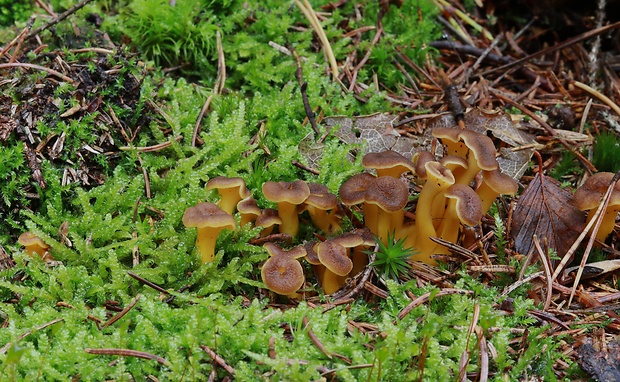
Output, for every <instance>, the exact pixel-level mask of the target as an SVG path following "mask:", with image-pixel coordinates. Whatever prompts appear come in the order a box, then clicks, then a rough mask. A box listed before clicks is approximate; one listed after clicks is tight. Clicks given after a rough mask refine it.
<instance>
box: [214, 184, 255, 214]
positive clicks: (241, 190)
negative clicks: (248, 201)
mask: <svg viewBox="0 0 620 382" xmlns="http://www.w3.org/2000/svg"><path fill="white" fill-rule="evenodd" d="M206 189H207V190H217V192H218V193H219V194H220V196H221V199H220V201H219V202H218V206H219V207H220V208H221V209H222V210H224V211H226V212H228V213H229V214H231V215H232V213H233V212H234V210H235V206H236V205H237V203H238V202H239V201H240V200H242V199H245V198H248V197H250V196H252V193H251V192H250V191H249V190H248V189H247V187H246V185H245V181H244V180H243V179H242V178H237V177H235V178H228V177H225V176H216V177H215V178H211V179H209V181H208V182H207V185H206Z"/></svg>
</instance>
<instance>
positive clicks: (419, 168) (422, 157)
mask: <svg viewBox="0 0 620 382" xmlns="http://www.w3.org/2000/svg"><path fill="white" fill-rule="evenodd" d="M411 160H412V161H413V164H414V168H415V174H416V175H417V176H418V179H420V180H426V168H425V167H424V166H425V165H426V163H428V162H434V161H435V156H434V155H433V154H431V153H430V152H429V151H426V150H422V151H416V153H415V154H413V158H412V159H411Z"/></svg>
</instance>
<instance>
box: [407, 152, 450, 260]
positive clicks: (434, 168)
mask: <svg viewBox="0 0 620 382" xmlns="http://www.w3.org/2000/svg"><path fill="white" fill-rule="evenodd" d="M425 167H426V174H427V180H426V184H424V187H423V188H422V191H421V192H420V197H419V198H418V205H417V206H416V214H415V215H416V223H415V228H416V234H415V243H416V244H415V245H414V247H415V248H416V249H417V250H418V254H417V255H416V256H415V260H420V261H422V262H424V263H426V264H431V265H435V264H437V262H436V261H435V260H434V259H431V255H432V254H433V253H434V250H435V248H436V247H437V244H436V243H435V242H433V241H432V240H431V239H430V238H431V237H432V236H437V232H436V230H435V227H434V226H433V211H432V207H433V200H434V199H435V198H436V197H437V196H438V195H440V194H442V193H443V191H444V190H446V189H447V188H448V187H450V186H452V185H453V184H454V176H453V175H452V172H451V171H450V170H448V169H447V168H445V167H444V166H442V165H441V164H440V163H439V162H428V163H426V165H425ZM440 196H441V195H440ZM442 197H443V196H442ZM441 216H443V214H441ZM406 243H407V244H408V243H409V240H407V241H406Z"/></svg>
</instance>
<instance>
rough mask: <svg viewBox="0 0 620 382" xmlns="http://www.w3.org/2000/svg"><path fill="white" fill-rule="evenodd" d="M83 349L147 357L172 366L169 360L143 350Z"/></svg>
mask: <svg viewBox="0 0 620 382" xmlns="http://www.w3.org/2000/svg"><path fill="white" fill-rule="evenodd" d="M84 351H85V352H86V353H88V354H97V355H117V356H120V357H136V358H142V359H148V360H152V361H157V363H159V364H160V365H164V366H168V367H170V366H172V364H171V363H170V362H168V361H167V360H166V359H165V358H163V357H160V356H158V355H154V354H151V353H147V352H143V351H138V350H131V349H109V348H103V349H92V348H86V349H84Z"/></svg>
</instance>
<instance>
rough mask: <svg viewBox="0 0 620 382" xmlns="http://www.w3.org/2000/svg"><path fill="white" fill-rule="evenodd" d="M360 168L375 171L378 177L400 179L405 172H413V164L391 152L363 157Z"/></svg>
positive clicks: (398, 154)
mask: <svg viewBox="0 0 620 382" xmlns="http://www.w3.org/2000/svg"><path fill="white" fill-rule="evenodd" d="M362 166H364V168H365V169H371V168H372V169H375V170H376V171H377V176H378V177H382V176H391V177H393V178H400V176H401V175H402V174H403V173H405V172H411V173H414V172H415V167H414V165H413V162H411V161H410V160H409V159H407V158H405V157H404V156H402V155H401V154H400V153H398V152H396V151H392V150H386V151H382V152H378V153H368V154H366V155H364V157H363V158H362Z"/></svg>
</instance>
